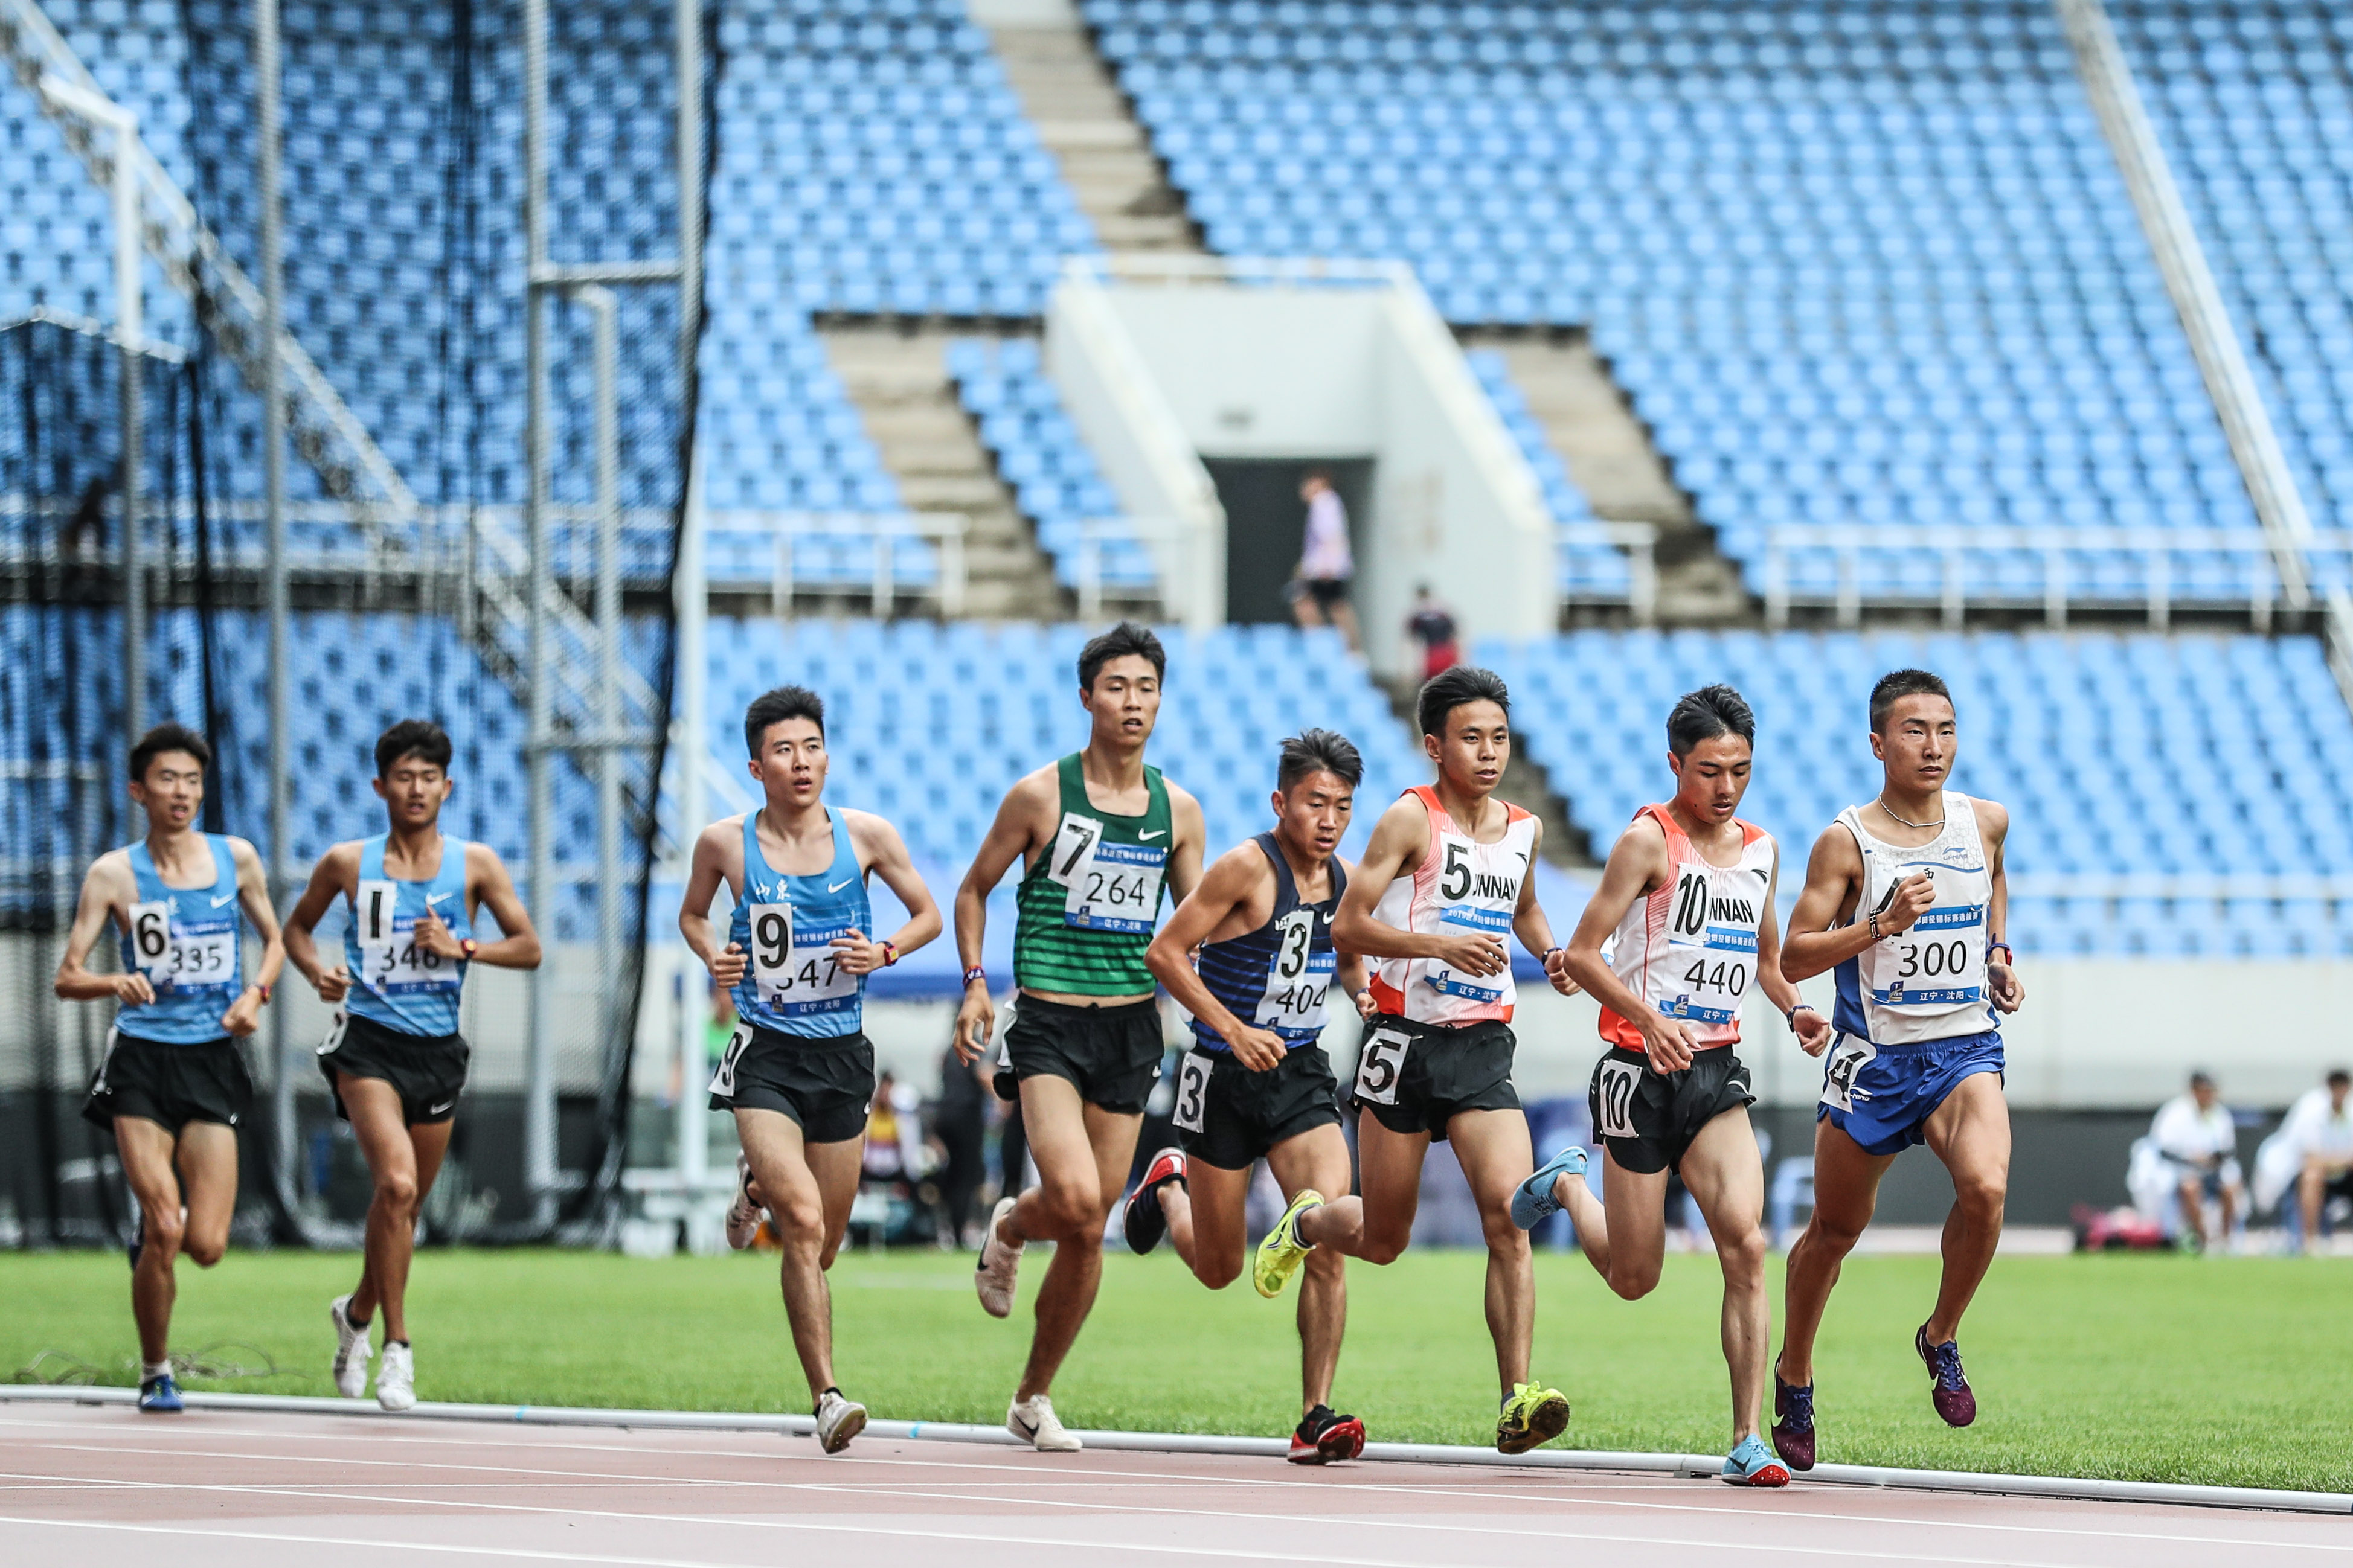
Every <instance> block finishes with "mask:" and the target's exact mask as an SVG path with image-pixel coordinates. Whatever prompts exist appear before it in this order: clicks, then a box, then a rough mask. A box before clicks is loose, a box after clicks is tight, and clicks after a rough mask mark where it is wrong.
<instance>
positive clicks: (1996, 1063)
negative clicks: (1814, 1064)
mask: <svg viewBox="0 0 2353 1568" xmlns="http://www.w3.org/2000/svg"><path fill="white" fill-rule="evenodd" d="M2001 1070H2002V1055H2001V1031H2000V1030H1999V1029H1988V1030H1987V1031H1986V1032H1985V1033H1984V1034H1982V1035H1955V1036H1952V1037H1949V1038H1947V1039H1942V1040H1922V1041H1920V1042H1918V1043H1917V1044H1915V1045H1908V1046H1878V1045H1873V1044H1872V1042H1870V1041H1869V1040H1866V1039H1864V1038H1862V1037H1861V1036H1860V1035H1850V1034H1846V1033H1844V1032H1841V1034H1840V1035H1839V1036H1838V1037H1837V1038H1835V1039H1833V1040H1832V1041H1831V1048H1830V1051H1829V1053H1828V1056H1827V1058H1825V1062H1824V1066H1823V1068H1822V1099H1821V1103H1820V1104H1819V1105H1817V1106H1816V1107H1815V1108H1814V1120H1815V1121H1820V1120H1821V1119H1822V1118H1824V1117H1828V1118H1830V1123H1831V1126H1833V1127H1835V1128H1837V1129H1838V1130H1839V1131H1841V1132H1843V1133H1845V1134H1846V1135H1847V1136H1848V1137H1850V1138H1852V1139H1853V1140H1854V1141H1855V1142H1856V1143H1857V1144H1859V1145H1861V1146H1862V1152H1864V1153H1866V1154H1900V1153H1902V1152H1904V1151H1905V1150H1906V1149H1909V1148H1910V1147H1912V1145H1913V1144H1915V1143H1923V1142H1926V1141H1927V1134H1926V1132H1925V1131H1923V1130H1924V1129H1925V1128H1926V1126H1927V1124H1928V1118H1930V1117H1931V1116H1934V1115H1935V1114H1936V1108H1937V1107H1938V1106H1940V1105H1942V1104H1944V1103H1945V1100H1947V1097H1949V1096H1950V1095H1951V1094H1952V1092H1953V1090H1954V1089H1956V1088H1957V1087H1959V1084H1960V1081H1961V1079H1965V1078H1968V1077H1970V1076H1972V1075H1973V1074H1976V1073H1981V1072H1989V1073H1993V1074H1995V1075H1996V1076H1997V1077H1998V1076H2000V1073H2001Z"/></svg>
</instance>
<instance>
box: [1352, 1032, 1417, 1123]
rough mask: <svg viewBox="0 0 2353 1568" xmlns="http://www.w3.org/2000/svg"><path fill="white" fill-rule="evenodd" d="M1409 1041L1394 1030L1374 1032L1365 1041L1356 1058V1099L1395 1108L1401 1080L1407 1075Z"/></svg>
mask: <svg viewBox="0 0 2353 1568" xmlns="http://www.w3.org/2000/svg"><path fill="white" fill-rule="evenodd" d="M1409 1043H1410V1041H1409V1037H1407V1036H1405V1035H1403V1034H1401V1033H1399V1032H1398V1031H1397V1030H1395V1029H1375V1030H1374V1031H1373V1032H1372V1033H1371V1034H1370V1035H1369V1036H1367V1037H1366V1039H1365V1049H1364V1052H1363V1054H1362V1055H1360V1056H1359V1057H1358V1058H1356V1098H1357V1099H1358V1100H1366V1101H1369V1102H1370V1103H1372V1104H1374V1105H1395V1104H1396V1103H1397V1097H1398V1078H1399V1077H1401V1076H1402V1075H1403V1074H1404V1072H1405V1051H1406V1047H1407V1045H1408V1044H1409Z"/></svg>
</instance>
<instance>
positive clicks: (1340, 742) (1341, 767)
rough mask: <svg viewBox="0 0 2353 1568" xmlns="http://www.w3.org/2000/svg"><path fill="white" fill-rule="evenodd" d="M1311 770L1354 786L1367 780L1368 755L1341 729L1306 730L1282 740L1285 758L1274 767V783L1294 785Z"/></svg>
mask: <svg viewBox="0 0 2353 1568" xmlns="http://www.w3.org/2000/svg"><path fill="white" fill-rule="evenodd" d="M1309 773H1330V774H1332V775H1333V776H1334V777H1335V778H1337V779H1338V780H1339V781H1340V782H1341V783H1342V784H1346V785H1347V786H1348V787H1349V788H1350V789H1355V788H1356V786H1357V785H1358V784H1362V783H1364V782H1365V759H1364V757H1363V756H1362V755H1360V754H1359V753H1358V752H1357V751H1356V742H1353V741H1351V740H1349V739H1348V737H1347V736H1345V735H1343V734H1341V733H1340V732H1339V731H1337V730H1302V731H1299V733H1297V734H1296V735H1288V736H1285V737H1284V738H1283V742H1282V762H1281V763H1279V764H1278V765H1277V766H1276V768H1275V770H1274V787H1275V788H1277V789H1279V790H1282V791H1283V792H1284V793H1285V794H1288V793H1290V790H1291V786H1292V785H1293V784H1297V783H1298V782H1299V781H1300V780H1301V779H1303V778H1305V777H1306V776H1307V775H1308V774H1309Z"/></svg>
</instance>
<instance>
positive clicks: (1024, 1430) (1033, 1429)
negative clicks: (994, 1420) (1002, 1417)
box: [1013, 1415, 1038, 1438]
mask: <svg viewBox="0 0 2353 1568" xmlns="http://www.w3.org/2000/svg"><path fill="white" fill-rule="evenodd" d="M1013 1425H1014V1426H1018V1427H1019V1428H1020V1430H1021V1435H1022V1436H1024V1437H1029V1438H1035V1437H1036V1436H1038V1423H1036V1422H1035V1421H1024V1420H1022V1419H1021V1417H1019V1416H1018V1415H1016V1416H1015V1417H1014V1418H1013Z"/></svg>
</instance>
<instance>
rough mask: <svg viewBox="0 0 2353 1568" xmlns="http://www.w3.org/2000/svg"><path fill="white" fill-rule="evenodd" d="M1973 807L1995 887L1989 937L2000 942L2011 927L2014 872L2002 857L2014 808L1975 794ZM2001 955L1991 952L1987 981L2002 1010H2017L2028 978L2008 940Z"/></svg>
mask: <svg viewBox="0 0 2353 1568" xmlns="http://www.w3.org/2000/svg"><path fill="white" fill-rule="evenodd" d="M1969 809H1970V810H1972V811H1974V812H1976V813H1977V814H1978V838H1979V839H1981V840H1982V841H1983V842H1984V844H1985V851H1986V870H1987V871H1988V872H1989V873H1990V874H1991V875H1992V878H1993V890H1992V891H1991V892H1990V893H1989V894H1987V895H1986V940H1987V941H1988V942H2000V941H2001V940H2002V937H2003V935H2004V933H2006V932H2007V931H2009V930H2010V872H2009V870H2008V868H2006V867H2005V865H2004V864H2003V859H2002V850H2003V847H2004V846H2005V845H2006V843H2007V842H2008V840H2009V838H2010V810H2009V808H2008V807H2007V806H2003V805H1999V804H1997V803H1996V802H1993V801H1990V800H1977V799H1974V798H1972V799H1971V800H1970V802H1969ZM2001 956H2002V962H2001V963H1995V962H1994V961H1993V954H1992V952H1990V951H1989V952H1987V954H1986V984H1987V985H1988V986H1989V987H1990V988H1991V990H1992V992H1993V1005H1995V1006H1996V1007H1998V1008H2000V1010H2001V1011H2002V1012H2005V1013H2015V1012H2017V1011H2018V1009H2019V1005H2020V1004H2021V1003H2023V1002H2024V1001H2025V1000H2026V982H2025V981H2023V980H2021V979H2020V978H2019V977H2018V966H2017V964H2016V963H2013V962H2012V961H2011V954H2010V948H2009V946H2008V944H2006V943H2005V944H2004V945H2003V947H2002V950H2001Z"/></svg>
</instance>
